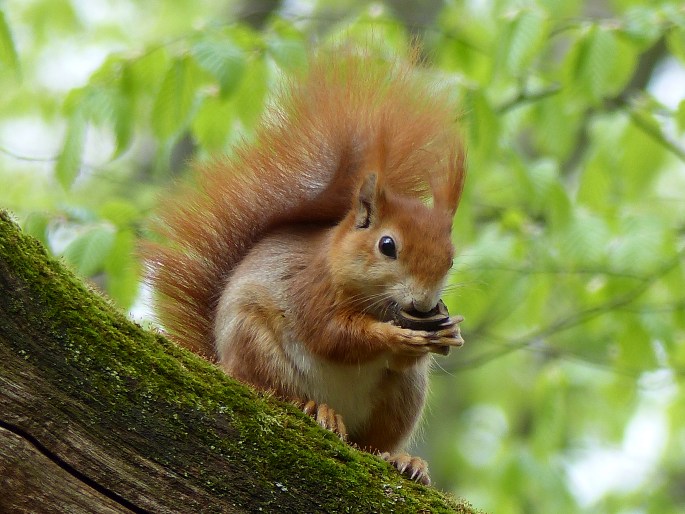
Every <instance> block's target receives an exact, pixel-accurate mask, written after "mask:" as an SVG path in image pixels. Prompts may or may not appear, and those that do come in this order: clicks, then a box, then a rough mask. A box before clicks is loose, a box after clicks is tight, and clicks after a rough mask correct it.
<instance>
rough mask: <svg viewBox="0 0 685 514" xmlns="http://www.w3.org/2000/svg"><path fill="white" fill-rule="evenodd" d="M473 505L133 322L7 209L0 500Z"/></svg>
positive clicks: (126, 507)
mask: <svg viewBox="0 0 685 514" xmlns="http://www.w3.org/2000/svg"><path fill="white" fill-rule="evenodd" d="M258 511H261V512H293V513H304V512H383V513H385V512H464V513H468V512H472V510H471V508H470V507H469V506H468V504H465V503H462V502H459V501H457V500H456V499H454V498H451V497H449V496H447V495H445V494H443V493H441V492H439V491H437V490H435V489H432V488H429V487H424V486H421V485H418V484H415V483H413V482H409V481H407V480H405V479H403V478H402V477H400V476H399V474H397V473H396V472H395V471H394V470H392V469H391V468H390V467H389V466H388V465H387V464H385V463H384V462H382V461H380V460H379V459H377V458H376V457H374V456H371V455H369V454H366V453H364V452H360V451H357V450H356V449H354V448H351V447H350V446H347V445H345V444H344V443H342V442H341V441H339V440H338V439H337V438H336V437H335V436H334V435H333V434H331V433H329V432H327V431H324V430H322V429H320V428H319V427H318V425H316V424H315V423H314V422H313V421H312V420H311V419H309V418H308V417H306V416H304V415H303V414H301V413H300V412H299V411H298V410H297V409H296V408H294V407H292V406H290V405H287V404H284V403H282V402H279V401H277V400H275V399H274V398H271V397H269V396H267V395H263V394H259V393H257V392H255V391H253V390H250V389H248V388H247V387H245V386H243V385H241V384H239V383H237V382H235V381H234V380H232V379H231V378H230V377H227V376H226V375H225V374H223V373H222V372H221V371H220V370H218V369H217V368H216V367H214V366H213V365H211V364H210V363H208V362H206V361H204V360H202V359H200V358H199V357H197V356H195V355H193V354H191V353H189V352H187V351H185V350H183V349H181V348H178V347H177V346H175V345H173V344H172V343H170V342H169V341H167V340H166V339H164V338H163V337H162V336H160V335H158V334H155V333H152V332H149V331H145V330H143V329H142V328H140V327H139V326H137V325H135V324H134V323H132V322H130V321H129V320H128V319H126V317H125V316H124V315H122V314H121V313H120V312H118V311H117V310H116V308H114V307H113V306H112V305H111V304H110V303H109V302H108V301H107V300H106V299H104V298H103V297H102V296H100V295H99V294H97V293H96V292H94V291H92V290H90V289H89V288H88V287H87V286H85V285H84V284H83V283H82V282H81V281H80V280H78V279H77V278H75V277H74V275H73V274H72V273H71V272H70V271H69V270H67V269H65V267H64V266H63V265H62V264H61V263H60V262H58V261H56V260H55V259H53V258H52V257H49V256H48V255H47V254H46V252H45V250H44V249H43V248H42V247H41V245H40V243H38V242H37V241H36V240H34V239H33V238H30V237H28V236H25V235H23V234H22V233H21V232H20V231H19V229H18V227H17V226H16V225H15V224H14V223H13V222H12V221H11V219H10V217H9V215H8V214H7V213H0V512H8V513H11V512H155V513H157V512H160V513H163V512H203V513H206V512H258Z"/></svg>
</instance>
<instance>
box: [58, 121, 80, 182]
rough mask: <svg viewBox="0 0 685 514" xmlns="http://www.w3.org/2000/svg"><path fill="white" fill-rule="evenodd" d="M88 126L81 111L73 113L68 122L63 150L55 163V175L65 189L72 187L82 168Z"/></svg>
mask: <svg viewBox="0 0 685 514" xmlns="http://www.w3.org/2000/svg"><path fill="white" fill-rule="evenodd" d="M86 128H87V124H86V121H85V119H84V117H83V115H82V114H81V113H80V112H76V113H74V114H72V115H71V117H70V118H69V120H68V122H67V132H66V135H65V137H64V143H63V144H62V151H61V152H60V154H59V157H58V158H57V163H56V165H55V175H56V176H57V180H58V181H59V183H60V184H61V185H62V187H63V188H64V189H69V188H70V187H71V185H72V184H73V183H74V180H76V177H77V176H78V174H79V171H80V169H81V157H82V156H83V148H84V144H85V139H86Z"/></svg>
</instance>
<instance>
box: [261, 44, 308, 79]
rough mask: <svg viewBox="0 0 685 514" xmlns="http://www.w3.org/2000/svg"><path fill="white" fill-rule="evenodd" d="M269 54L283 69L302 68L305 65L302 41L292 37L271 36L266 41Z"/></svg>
mask: <svg viewBox="0 0 685 514" xmlns="http://www.w3.org/2000/svg"><path fill="white" fill-rule="evenodd" d="M267 45H268V46H267V49H268V52H269V55H271V57H272V58H273V60H274V61H275V62H276V64H278V66H280V67H281V68H282V69H284V70H290V71H292V70H302V69H304V68H305V66H306V65H307V50H306V49H305V46H304V42H303V41H301V40H300V39H293V38H271V39H269V41H268V43H267Z"/></svg>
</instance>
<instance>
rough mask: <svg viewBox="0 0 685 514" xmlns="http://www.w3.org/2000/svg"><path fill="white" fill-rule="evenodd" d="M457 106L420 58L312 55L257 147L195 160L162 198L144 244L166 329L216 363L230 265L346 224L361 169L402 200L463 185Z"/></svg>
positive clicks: (271, 112) (264, 123)
mask: <svg viewBox="0 0 685 514" xmlns="http://www.w3.org/2000/svg"><path fill="white" fill-rule="evenodd" d="M451 106H453V102H452V101H450V98H449V95H448V94H447V93H446V92H445V90H444V88H442V89H441V88H439V87H435V86H434V85H433V84H432V83H431V82H430V81H429V80H427V79H426V77H425V76H424V75H422V71H421V70H420V69H419V68H418V67H417V66H415V64H414V63H413V62H412V63H409V64H401V63H398V62H392V63H388V62H383V61H380V60H378V59H375V58H373V57H371V56H369V55H358V54H354V53H353V52H344V53H343V55H342V56H341V55H338V56H334V55H331V54H328V53H321V54H318V55H317V56H315V57H313V58H312V59H311V61H310V63H309V69H308V72H307V73H306V75H305V76H304V77H297V78H293V79H290V80H289V81H288V82H287V83H286V85H285V86H284V87H283V88H282V90H281V91H280V93H279V94H278V95H277V96H276V100H275V102H273V104H272V105H271V107H269V108H268V109H267V111H266V113H265V115H264V116H263V118H262V120H261V122H260V124H259V125H258V127H257V129H256V132H255V136H254V138H253V140H252V141H251V142H244V143H242V144H240V145H239V146H238V147H237V148H236V149H235V151H234V153H233V155H231V156H230V157H225V158H222V159H216V160H214V161H213V162H211V163H201V164H198V165H196V167H195V180H194V184H193V185H186V186H184V187H182V188H180V190H179V191H177V192H176V193H175V194H174V195H173V196H172V197H171V198H170V199H165V201H164V204H163V205H162V209H161V212H160V213H159V217H158V221H157V223H156V224H155V227H154V229H155V231H156V232H157V233H158V234H159V235H160V236H161V238H162V239H163V240H165V242H164V243H162V244H152V243H150V244H148V245H147V246H146V247H145V249H144V257H145V260H146V266H147V276H148V281H149V282H150V283H151V285H152V287H153V288H154V290H155V293H156V295H157V296H156V313H157V316H158V318H159V321H160V322H161V324H162V325H163V327H164V328H165V330H166V331H167V332H168V333H169V335H171V336H172V337H173V338H174V339H175V340H177V341H178V342H180V343H181V344H183V345H184V346H186V347H188V348H190V349H191V350H193V351H195V352H197V353H200V354H202V355H204V356H206V357H207V358H210V359H212V360H213V359H215V349H214V341H213V338H214V336H213V326H214V317H215V311H216V306H217V303H218V300H219V297H220V295H221V292H222V290H223V289H224V286H225V284H226V281H227V280H228V278H229V276H230V274H231V272H232V270H233V269H234V268H235V266H236V265H237V264H238V263H239V262H240V261H241V260H242V259H243V258H244V256H245V255H246V254H247V252H248V251H249V250H250V248H251V247H252V246H253V245H254V244H255V243H256V242H257V241H259V240H260V239H261V238H262V237H263V236H264V234H266V233H268V232H269V231H270V230H272V229H273V228H275V227H278V226H282V225H287V224H291V223H300V222H308V223H322V224H331V223H335V222H337V221H339V220H341V219H342V218H343V217H344V216H345V214H346V213H347V212H348V210H349V208H350V205H351V203H350V202H351V199H352V195H353V193H354V191H355V188H356V187H358V181H359V176H360V174H361V173H363V172H364V170H366V171H370V170H371V171H377V172H379V173H382V174H383V182H384V183H385V184H387V185H388V186H389V187H391V188H392V190H393V191H395V192H397V193H399V194H402V195H408V196H414V197H421V198H429V197H430V196H431V194H432V193H433V194H434V193H435V191H436V190H437V191H439V190H440V188H443V189H445V190H449V191H454V190H455V189H459V187H460V186H461V184H462V181H463V158H464V156H463V152H462V149H461V146H460V139H459V135H458V131H457V126H456V123H455V118H456V115H457V112H456V110H455V109H453V108H451Z"/></svg>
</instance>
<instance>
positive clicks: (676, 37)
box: [666, 26, 685, 64]
mask: <svg viewBox="0 0 685 514" xmlns="http://www.w3.org/2000/svg"><path fill="white" fill-rule="evenodd" d="M666 43H667V45H668V49H669V50H670V51H671V53H672V54H673V55H674V56H676V57H677V58H678V59H679V60H680V62H681V63H682V64H685V26H683V27H674V28H673V29H672V30H671V31H670V32H669V33H668V36H667V37H666Z"/></svg>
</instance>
